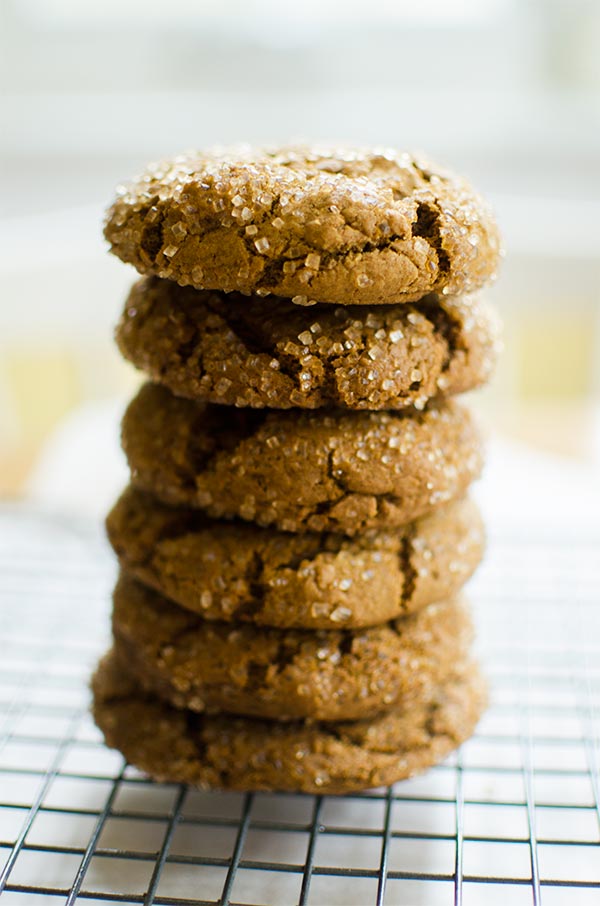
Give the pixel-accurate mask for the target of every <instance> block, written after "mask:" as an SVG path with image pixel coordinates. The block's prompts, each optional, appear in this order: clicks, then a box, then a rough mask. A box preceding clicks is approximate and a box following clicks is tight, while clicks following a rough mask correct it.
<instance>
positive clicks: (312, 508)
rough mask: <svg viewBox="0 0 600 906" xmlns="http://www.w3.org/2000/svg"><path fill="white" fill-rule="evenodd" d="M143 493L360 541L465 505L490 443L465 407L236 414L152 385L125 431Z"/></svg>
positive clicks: (212, 511)
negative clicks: (444, 507) (452, 503)
mask: <svg viewBox="0 0 600 906" xmlns="http://www.w3.org/2000/svg"><path fill="white" fill-rule="evenodd" d="M122 440H123V447H124V450H125V453H126V455H127V458H128V460H129V465H130V467H131V474H132V481H133V484H134V485H136V486H137V487H140V488H142V489H145V490H148V491H151V492H153V493H154V494H156V496H158V497H159V498H160V499H161V500H164V501H165V502H166V503H174V504H186V505H188V506H196V507H200V508H201V509H203V510H205V511H206V512H207V513H208V514H209V515H211V516H217V517H222V516H225V517H228V518H232V517H236V516H239V517H241V518H242V519H245V520H249V521H254V522H256V523H258V524H259V525H274V526H277V527H278V528H280V529H283V530H284V531H292V532H303V531H317V532H319V531H328V532H340V533H342V534H346V535H356V534H359V533H362V532H364V531H365V530H367V529H383V528H391V527H394V526H398V525H403V524H404V523H405V522H410V521H412V520H413V519H416V518H418V517H419V516H422V515H424V514H426V513H429V512H431V511H432V510H434V509H436V507H438V506H440V505H441V504H442V503H446V502H448V501H449V500H454V499H456V498H458V497H461V496H463V495H464V493H465V491H466V489H467V487H468V485H469V484H470V483H471V481H472V480H473V479H474V478H476V477H477V475H478V474H479V471H480V468H481V462H482V451H481V440H480V437H479V434H478V432H477V429H476V427H475V424H474V422H473V419H472V417H471V415H470V413H469V411H468V410H467V409H464V408H462V407H461V406H459V405H458V404H457V403H455V402H454V401H452V400H451V401H448V402H445V403H439V404H436V405H430V406H428V407H427V409H425V410H424V411H423V412H412V411H411V413H410V415H409V414H407V413H406V412H401V413H394V412H355V411H351V410H340V409H337V410H317V411H309V410H305V409H304V410H303V409H290V410H286V411H279V412H276V411H269V410H265V409H236V408H233V407H230V406H216V405H212V404H205V403H197V402H193V401H190V400H185V399H181V398H179V397H175V396H173V395H172V394H171V393H170V392H169V391H168V390H166V389H165V388H163V387H160V386H159V385H157V384H145V385H144V386H143V387H142V388H141V390H140V392H139V394H138V395H137V397H135V399H134V400H133V401H132V402H131V403H130V405H129V407H128V409H127V411H126V413H125V416H124V419H123V427H122Z"/></svg>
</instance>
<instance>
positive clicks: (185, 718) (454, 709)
mask: <svg viewBox="0 0 600 906" xmlns="http://www.w3.org/2000/svg"><path fill="white" fill-rule="evenodd" d="M92 685H93V691H94V717H95V720H96V723H97V725H98V727H99V728H100V730H101V731H102V733H103V734H104V738H105V740H106V743H107V745H109V746H111V747H112V748H116V749H119V750H120V751H121V752H122V753H123V755H124V756H125V758H126V759H127V760H128V761H129V762H131V764H133V765H135V766H136V767H137V768H139V769H140V770H142V771H144V772H146V773H147V774H149V775H150V776H151V777H153V778H154V779H156V780H160V781H165V782H169V783H190V784H193V785H194V786H197V787H201V788H203V789H221V790H243V791H251V790H280V791H285V790H287V791H290V792H305V793H349V792H352V791H358V790H363V789H369V788H371V787H378V786H387V785H389V784H392V783H394V782H396V781H398V780H402V779H404V778H406V777H410V776H412V775H413V774H417V773H419V772H421V771H424V770H425V769H426V768H428V767H430V766H431V765H433V764H436V763H438V762H440V761H442V760H443V759H444V758H445V757H446V756H447V755H448V754H449V753H450V752H451V751H452V750H453V749H455V748H457V747H458V746H459V745H460V744H461V743H462V742H464V741H465V740H466V739H467V738H468V737H469V736H471V734H472V733H473V731H474V729H475V726H476V724H477V721H478V719H479V717H480V715H481V713H482V711H483V708H484V706H485V701H486V695H485V684H484V682H483V680H482V678H481V675H480V674H479V671H478V669H477V667H476V666H475V665H473V664H467V665H465V669H464V670H463V671H460V672H457V674H456V675H455V676H453V677H451V678H449V679H448V680H447V681H446V683H444V685H442V686H440V687H439V688H438V689H436V690H434V691H432V692H431V694H430V695H429V697H424V698H423V699H422V700H417V701H415V702H413V703H412V704H411V705H410V706H409V707H407V708H405V709H398V710H397V711H391V712H388V713H386V714H384V715H378V716H376V717H374V718H371V719H367V720H360V721H344V722H339V723H333V724H332V723H329V724H327V723H319V722H312V721H311V722H304V721H294V722H291V723H284V722H278V721H266V720H259V719H256V718H251V717H232V716H230V715H205V714H197V713H194V712H193V711H187V710H180V709H177V708H174V707H172V706H170V705H167V704H165V703H164V702H162V701H161V700H159V699H158V698H155V697H154V696H151V695H149V694H147V693H145V692H143V691H142V690H140V689H139V688H138V686H137V685H136V683H135V682H134V681H133V680H132V679H131V678H130V676H128V674H127V673H126V668H125V666H124V665H123V664H122V663H120V662H118V661H117V659H116V657H115V655H114V654H112V653H111V654H109V655H108V656H107V657H106V658H105V659H104V660H103V661H101V663H100V665H99V667H98V670H97V672H96V674H95V676H94V679H93V683H92Z"/></svg>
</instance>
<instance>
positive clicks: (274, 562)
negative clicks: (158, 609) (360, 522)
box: [106, 487, 484, 629]
mask: <svg viewBox="0 0 600 906" xmlns="http://www.w3.org/2000/svg"><path fill="white" fill-rule="evenodd" d="M106 525H107V531H108V537H109V540H110V542H111V544H112V546H113V548H114V550H115V552H116V553H117V555H118V557H119V560H120V562H121V565H122V566H123V568H124V569H125V570H126V571H128V572H130V573H131V574H132V575H134V576H135V577H136V578H137V579H139V580H140V581H142V582H144V583H145V584H146V585H149V586H150V587H152V588H154V589H156V590H157V591H159V592H162V594H164V595H165V596H166V597H168V598H171V599H172V600H173V601H176V602H177V603H178V604H181V605H182V606H183V607H186V608H188V609H189V610H191V611H194V612H196V613H200V614H202V616H203V617H204V618H205V619H208V620H225V621H229V622H231V621H240V622H243V623H255V624H256V625H266V626H279V627H286V628H299V629H332V628H334V627H343V628H345V629H346V628H352V629H355V628H361V627H364V626H373V625H376V624H378V623H385V622H387V621H388V620H393V619H396V618H397V617H401V616H404V615H405V614H407V613H411V612H413V611H415V610H418V609H419V608H421V607H423V606H424V605H426V604H431V603H433V602H434V601H442V600H445V599H446V598H451V597H453V596H454V595H455V594H456V593H457V592H458V591H459V589H460V588H461V587H462V585H463V584H464V583H465V582H466V581H467V579H468V578H469V576H470V575H471V573H472V572H473V570H474V569H475V568H476V566H477V564H478V563H479V562H480V560H481V557H482V555H483V547H484V531H483V524H482V521H481V517H480V515H479V511H478V510H477V507H476V506H475V504H474V503H473V502H472V501H470V500H458V501H455V502H453V503H449V504H446V505H445V506H442V507H439V508H438V509H437V510H435V511H434V512H433V513H431V514H430V515H429V516H425V517H423V518H422V519H419V520H417V521H416V522H414V523H408V524H407V525H405V526H402V527H400V528H397V529H394V530H393V531H387V532H370V533H367V534H363V535H359V536H357V537H356V538H353V539H350V538H346V537H344V536H343V535H331V534H319V533H316V532H309V533H304V534H293V533H291V532H280V531H277V529H271V528H259V527H258V526H254V525H248V524H247V523H244V522H237V521H235V522H221V521H218V520H215V519H211V518H210V517H208V516H206V515H205V514H204V513H202V512H201V511H200V510H193V509H189V508H185V509H184V508H179V507H177V508H176V507H170V506H167V505H166V504H163V503H160V501H158V500H157V499H156V498H155V497H153V496H152V495H151V494H148V493H146V492H144V491H139V490H137V489H136V488H133V487H129V488H127V490H126V491H125V492H124V493H123V495H122V496H121V497H120V499H119V500H118V501H117V503H116V504H115V506H114V507H113V509H112V511H111V512H110V514H109V516H108V518H107V521H106Z"/></svg>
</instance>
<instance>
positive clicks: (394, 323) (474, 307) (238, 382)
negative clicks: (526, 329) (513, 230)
mask: <svg viewBox="0 0 600 906" xmlns="http://www.w3.org/2000/svg"><path fill="white" fill-rule="evenodd" d="M377 311H378V315H377V316H375V315H374V314H373V312H372V311H371V310H370V309H369V308H365V307H363V306H356V307H354V306H353V307H352V308H351V309H349V308H347V307H346V308H344V307H342V306H338V307H335V308H334V307H332V306H328V305H317V306H314V307H312V308H311V309H310V312H309V311H305V310H304V309H303V308H301V307H298V306H297V305H294V304H292V303H291V302H290V301H289V300H285V299H277V300H262V299H260V298H258V297H256V296H253V297H250V298H248V297H244V296H240V295H239V294H232V295H226V294H224V293H216V292H201V291H198V290H194V289H192V288H190V287H188V288H185V289H183V288H181V287H178V286H177V285H176V284H173V283H170V282H168V281H161V280H157V279H156V278H150V279H148V278H146V279H143V280H141V281H139V282H138V283H136V284H135V285H134V287H133V288H132V290H131V293H130V295H129V298H128V300H127V302H126V304H125V309H124V312H123V315H122V317H121V321H120V324H119V326H118V328H117V341H118V344H119V347H120V349H121V351H122V353H123V354H124V355H125V357H126V358H128V359H130V360H131V361H132V362H133V363H134V364H136V365H137V366H138V367H140V368H142V369H144V370H145V371H146V372H147V373H148V374H149V375H150V376H151V377H152V378H153V379H154V380H155V381H157V382H159V383H163V384H165V385H166V386H168V387H169V388H170V389H171V390H172V391H173V392H174V393H176V394H177V395H180V396H186V397H189V398H195V399H201V400H207V401H211V402H218V403H225V404H228V405H241V406H254V407H262V406H267V407H269V408H289V407H291V406H298V407H301V408H311V409H312V408H317V407H321V406H325V405H330V404H335V405H338V406H342V407H348V408H353V409H373V410H375V409H403V408H405V407H410V406H416V407H417V408H421V409H422V408H423V406H424V405H425V403H426V402H427V401H428V400H429V399H431V398H432V397H436V396H439V395H451V394H455V393H461V392H463V391H465V390H469V389H472V388H473V387H476V386H478V385H479V384H481V383H483V382H484V381H486V380H487V379H488V378H489V376H490V373H491V371H492V368H493V365H494V361H495V358H496V354H497V351H498V347H499V330H498V322H497V319H496V317H495V315H494V313H493V310H492V308H491V307H490V306H489V305H488V304H487V303H486V302H485V301H484V300H483V299H479V298H477V297H464V298H461V297H451V296H447V297H446V296H427V297H426V298H425V299H423V300H421V301H420V302H418V303H414V304H403V305H389V306H386V307H382V308H381V309H378V310H377Z"/></svg>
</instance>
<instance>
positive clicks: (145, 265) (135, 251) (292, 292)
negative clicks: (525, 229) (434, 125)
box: [105, 147, 500, 305]
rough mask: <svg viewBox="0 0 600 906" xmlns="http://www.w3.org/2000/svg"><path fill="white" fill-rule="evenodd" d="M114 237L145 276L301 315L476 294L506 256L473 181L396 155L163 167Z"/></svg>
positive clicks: (312, 153) (295, 154)
mask: <svg viewBox="0 0 600 906" xmlns="http://www.w3.org/2000/svg"><path fill="white" fill-rule="evenodd" d="M105 236H106V238H107V239H108V241H109V242H110V245H111V250H112V251H113V252H114V253H115V254H116V255H117V256H118V257H119V258H121V259H122V260H123V261H126V262H128V263H130V264H133V265H134V266H135V267H136V268H137V269H138V271H139V272H140V273H142V274H154V275H156V276H158V277H164V278H167V279H170V280H174V281H176V282H177V283H179V284H181V285H182V286H185V285H192V286H194V287H196V288H197V289H220V290H223V291H225V292H231V291H232V290H236V291H238V292H241V293H244V294H247V295H248V294H252V293H255V294H258V295H268V294H270V293H274V294H276V295H279V296H285V297H287V298H291V299H293V300H294V301H295V302H297V303H298V304H302V305H308V304H310V303H311V302H313V301H317V302H334V303H338V304H341V305H344V304H362V305H378V304H389V303H391V302H410V301H415V300H417V299H420V298H421V297H422V296H424V295H426V294H427V293H430V292H444V293H450V294H457V293H462V292H469V291H471V290H473V289H477V288H478V287H480V286H482V285H483V284H484V283H485V282H486V281H487V280H489V279H490V278H491V277H492V276H493V275H494V272H495V270H496V267H497V264H498V259H499V255H500V248H499V237H498V231H497V227H496V224H495V222H494V219H493V216H492V214H491V213H490V210H489V208H488V206H487V204H486V203H485V202H484V201H483V200H482V199H481V198H480V197H479V196H478V195H476V194H475V193H474V192H473V190H472V189H471V187H470V186H469V185H468V184H467V183H466V182H465V181H464V180H462V179H460V178H458V177H456V176H453V175H451V174H449V173H447V172H446V171H444V170H442V169H440V168H439V167H437V166H436V165H434V164H429V163H427V162H425V161H421V160H419V159H417V158H415V157H413V156H411V155H410V154H407V153H402V152H399V151H394V150H386V149H360V148H355V149H353V148H309V147H290V148H280V149H252V148H247V147H244V148H237V149H236V148H233V149H224V150H223V151H215V152H208V153H203V152H192V153H189V154H185V155H182V156H180V157H176V158H173V159H172V160H167V161H162V162H160V163H157V164H152V165H150V166H149V167H148V168H147V169H146V171H145V172H144V173H142V175H141V176H139V177H138V178H137V179H136V180H134V182H132V183H131V184H130V185H127V186H121V187H120V188H119V189H118V192H117V199H116V201H115V202H114V204H113V206H112V207H111V208H110V210H109V211H108V214H107V221H106V227H105Z"/></svg>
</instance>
